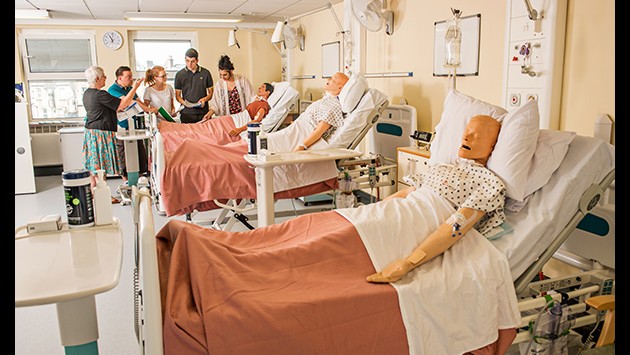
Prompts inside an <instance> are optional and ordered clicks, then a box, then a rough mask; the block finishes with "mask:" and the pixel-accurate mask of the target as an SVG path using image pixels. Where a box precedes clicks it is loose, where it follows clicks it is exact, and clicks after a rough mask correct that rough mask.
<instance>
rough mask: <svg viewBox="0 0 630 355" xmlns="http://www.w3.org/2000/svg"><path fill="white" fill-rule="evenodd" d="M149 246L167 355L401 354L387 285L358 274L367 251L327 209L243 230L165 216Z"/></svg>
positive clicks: (506, 335) (503, 341) (506, 339)
mask: <svg viewBox="0 0 630 355" xmlns="http://www.w3.org/2000/svg"><path fill="white" fill-rule="evenodd" d="M157 249H158V250H157V252H158V268H159V277H160V289H161V301H162V310H163V320H164V350H165V354H167V355H168V354H187V355H190V354H274V355H278V354H291V355H293V354H344V355H346V354H408V353H409V344H408V341H407V337H406V331H405V326H404V322H403V320H402V317H401V311H400V306H399V303H398V297H397V293H396V290H395V289H394V288H393V287H392V286H391V285H389V284H371V283H368V282H366V281H365V277H366V275H369V274H371V273H373V272H374V267H373V266H372V262H371V261H370V257H369V256H368V254H367V251H366V249H365V247H364V245H363V244H362V242H361V238H360V236H359V234H358V232H357V230H356V229H355V228H354V226H353V225H352V224H351V223H350V222H348V221H347V220H346V219H345V218H343V217H341V216H340V215H339V214H337V213H335V212H334V211H327V212H321V213H313V214H308V215H302V216H299V217H296V218H294V219H291V220H289V221H286V222H284V223H280V224H275V225H271V226H268V227H263V228H257V229H254V230H251V231H246V232H224V231H217V230H213V229H206V228H203V227H201V226H198V225H194V224H190V223H186V222H182V221H177V220H171V221H170V222H168V223H167V224H166V225H165V226H164V227H163V228H162V229H161V230H160V232H159V233H158V234H157ZM436 321H445V322H448V320H436ZM480 322H483V319H480ZM514 335H515V331H514V329H511V330H507V331H501V332H498V340H497V341H496V342H494V343H492V344H489V345H488V346H485V347H483V348H481V349H478V350H477V351H474V352H473V353H474V354H503V353H504V352H505V350H506V349H507V347H509V345H510V343H511V342H512V340H513V339H514Z"/></svg>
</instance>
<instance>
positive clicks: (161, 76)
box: [156, 74, 168, 78]
mask: <svg viewBox="0 0 630 355" xmlns="http://www.w3.org/2000/svg"><path fill="white" fill-rule="evenodd" d="M156 78H168V75H166V74H164V75H158V76H156Z"/></svg>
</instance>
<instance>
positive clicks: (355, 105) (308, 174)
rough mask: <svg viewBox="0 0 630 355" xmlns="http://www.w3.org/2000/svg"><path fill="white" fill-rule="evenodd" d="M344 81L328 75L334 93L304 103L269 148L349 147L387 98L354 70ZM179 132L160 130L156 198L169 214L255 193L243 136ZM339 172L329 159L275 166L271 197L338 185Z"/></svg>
mask: <svg viewBox="0 0 630 355" xmlns="http://www.w3.org/2000/svg"><path fill="white" fill-rule="evenodd" d="M338 74H340V75H343V74H341V73H338ZM334 79H336V77H335V78H334ZM343 84H344V83H343V82H341V83H335V80H328V81H327V84H326V86H327V87H329V88H333V89H334V90H333V91H331V92H332V95H334V96H326V97H325V98H324V99H322V100H321V101H322V104H321V105H318V104H313V105H311V106H309V108H308V109H307V110H306V111H305V112H304V113H303V114H302V115H300V117H298V119H296V120H295V122H293V123H292V124H290V125H289V126H288V127H286V128H284V129H282V130H280V131H276V132H271V133H269V134H268V135H267V141H268V151H269V152H270V153H271V154H273V153H276V152H290V151H292V150H296V148H297V147H300V146H301V145H306V146H308V148H309V149H312V150H321V149H328V148H349V149H354V148H355V147H356V145H357V144H358V143H359V142H360V140H361V138H362V137H363V136H364V135H365V134H366V133H367V130H368V129H369V128H370V127H371V125H373V124H374V122H375V120H377V119H378V117H379V115H380V113H381V112H382V110H383V109H384V107H386V106H387V103H388V101H387V98H386V96H385V95H384V94H382V93H381V92H379V91H378V90H374V89H368V87H367V82H366V81H365V79H364V78H363V77H362V76H361V75H359V74H357V75H354V76H353V78H351V79H350V80H349V81H348V84H346V85H343ZM333 85H336V86H335V87H333ZM341 86H343V90H341V92H340V87H341ZM329 91H330V89H329ZM337 94H338V95H339V98H340V99H339V100H338V99H337V98H336V95H337ZM311 107H312V108H311ZM342 112H347V113H345V114H344V115H343V120H342V122H343V124H342V125H341V127H339V128H337V129H335V127H336V126H337V125H339V123H338V122H339V118H340V117H342ZM222 122H226V126H225V127H222V131H223V132H229V131H230V130H231V128H230V129H228V125H230V126H231V125H232V124H233V122H232V120H224V121H222ZM263 122H264V120H263ZM232 128H234V127H232ZM167 138H168V139H167ZM180 138H182V136H177V135H169V136H167V135H165V136H164V142H163V146H164V168H163V171H162V173H161V175H160V184H159V198H160V200H161V202H162V204H163V206H164V211H165V213H166V214H167V215H168V216H172V215H183V214H188V213H191V212H193V211H208V210H212V209H216V208H218V207H220V206H219V204H217V201H227V200H229V199H255V198H256V177H255V171H254V169H252V168H251V166H250V164H249V163H247V162H246V161H245V159H244V155H246V154H247V141H246V140H244V139H240V138H235V137H230V136H229V135H228V134H225V135H224V136H220V137H217V136H216V135H212V136H208V135H205V136H203V134H202V133H195V134H194V139H191V138H188V137H186V138H184V139H180ZM298 149H303V148H298ZM338 173H339V172H338V168H337V166H336V164H335V161H334V160H329V161H322V162H309V163H299V164H293V165H282V166H277V167H274V169H273V191H274V193H275V195H274V197H275V198H277V199H280V198H292V197H301V196H307V195H311V194H315V193H321V192H325V191H330V190H334V189H336V188H337V187H338V181H337V177H338ZM154 190H155V189H154Z"/></svg>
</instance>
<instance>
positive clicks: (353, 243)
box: [134, 91, 615, 354]
mask: <svg viewBox="0 0 630 355" xmlns="http://www.w3.org/2000/svg"><path fill="white" fill-rule="evenodd" d="M476 115H488V116H492V117H494V118H495V119H497V120H499V121H500V122H501V130H500V131H499V135H498V140H497V142H496V145H495V146H494V149H493V151H492V155H491V156H490V159H489V160H488V162H487V169H488V170H491V171H492V172H493V174H494V175H497V176H499V177H500V179H501V181H502V182H503V183H504V186H505V189H501V191H503V192H504V193H505V196H507V198H508V199H512V200H514V201H518V202H522V203H521V204H520V205H518V207H512V209H509V208H507V206H508V205H507V204H506V206H505V207H506V208H505V216H506V219H505V222H503V224H509V225H510V227H511V228H510V230H511V232H510V233H508V234H504V235H502V236H498V235H497V234H492V235H493V236H492V237H488V235H489V234H488V233H484V234H485V236H484V235H482V234H481V233H480V232H479V231H478V230H477V229H476V228H471V229H469V230H468V231H467V232H466V230H467V229H468V228H469V226H470V225H472V224H473V223H475V222H474V220H475V219H472V218H471V215H470V214H468V213H467V212H465V213H464V214H463V218H461V217H458V216H457V215H456V214H455V213H456V212H457V210H456V207H457V206H458V205H460V203H452V202H450V201H449V200H448V199H445V198H444V197H442V196H441V195H440V194H439V193H436V192H434V190H433V189H430V188H428V187H427V186H424V185H425V184H423V186H422V187H420V188H419V189H418V190H417V191H414V192H412V193H409V194H408V195H407V196H406V197H405V198H389V199H387V200H384V201H381V202H378V203H373V204H369V205H364V206H361V207H358V208H347V209H339V210H335V211H325V212H318V213H311V214H307V215H302V216H298V217H296V218H294V219H290V220H288V221H285V222H282V223H279V224H273V225H269V226H266V227H262V228H257V229H254V230H250V231H245V232H226V231H219V230H214V229H208V228H204V227H202V226H199V225H195V224H191V223H187V222H183V221H178V220H171V221H169V222H168V223H167V224H166V225H165V226H164V227H163V228H162V229H161V230H160V231H159V232H158V233H157V234H156V233H155V231H154V230H153V220H152V218H151V205H150V202H148V201H147V202H144V203H139V204H138V205H139V206H141V208H140V218H139V221H140V222H139V225H140V231H141V232H140V233H139V234H138V235H139V236H140V238H141V239H142V242H141V243H137V245H139V246H140V247H141V248H143V249H142V253H141V257H140V258H139V260H140V262H141V263H142V268H143V269H142V270H141V271H140V272H139V274H140V275H141V279H142V280H143V302H144V310H145V312H146V313H145V315H146V318H144V319H145V321H144V322H143V323H142V327H144V329H145V332H144V333H143V334H144V336H145V338H144V339H143V341H142V346H143V347H146V348H147V352H146V353H150V354H161V353H162V351H164V353H166V354H181V353H186V354H206V353H213V354H221V353H261V352H263V353H273V354H294V353H295V351H296V350H295V349H300V350H301V353H312V354H322V353H338V354H354V353H359V354H364V353H391V354H436V353H439V354H463V353H466V352H469V351H475V350H481V351H484V350H485V351H488V352H493V353H501V352H504V351H505V349H506V348H507V347H509V346H510V344H511V343H512V342H514V343H516V342H529V341H530V340H531V336H530V333H529V332H528V324H529V321H530V320H534V318H535V316H530V315H527V314H525V313H522V312H524V311H527V310H531V309H532V308H535V307H538V308H541V307H544V305H545V304H546V303H547V302H548V300H547V298H545V297H542V292H544V293H546V294H547V296H548V297H550V298H552V299H554V300H556V301H558V302H560V301H561V300H563V301H564V300H565V298H569V299H572V298H575V299H576V300H577V301H578V302H579V303H577V304H572V305H570V306H568V307H569V308H571V311H572V312H574V313H576V312H577V313H576V314H578V313H579V315H580V316H582V315H583V317H580V319H583V321H580V320H575V324H574V326H576V327H577V326H584V325H588V324H594V323H595V322H596V320H595V319H596V318H595V317H596V315H595V313H597V312H593V311H590V310H589V309H588V308H587V307H586V306H585V305H584V302H583V300H584V298H585V297H590V296H594V295H597V294H606V293H610V292H614V288H613V287H612V286H613V285H614V284H613V283H612V280H610V279H609V278H607V277H605V275H604V274H600V273H599V271H602V270H599V271H596V273H582V274H580V275H579V276H577V277H573V278H566V279H562V280H561V281H555V280H550V281H553V282H552V283H549V284H542V283H540V282H535V283H531V280H532V277H529V280H528V281H529V283H531V285H529V287H526V288H521V287H520V285H519V284H520V282H519V279H520V278H521V277H523V275H528V273H529V269H528V266H529V265H536V264H537V263H538V262H539V261H538V260H541V259H543V263H544V262H546V261H547V260H548V257H547V256H545V255H546V254H547V251H546V250H545V249H546V248H551V249H553V248H554V247H553V245H554V244H558V243H560V244H561V243H562V241H563V240H564V239H566V238H567V237H568V234H566V233H565V230H566V229H571V228H575V226H576V225H577V222H578V221H579V220H580V219H581V218H582V217H583V216H584V214H586V213H587V212H588V210H590V209H591V208H593V206H594V205H596V204H597V201H598V199H599V197H600V196H601V194H602V193H603V189H606V187H607V186H608V185H609V184H610V182H611V180H612V179H614V169H615V159H614V147H613V146H611V145H610V144H608V143H605V142H603V141H601V140H599V139H596V138H591V137H583V136H576V135H575V134H574V133H571V132H558V131H550V130H541V129H539V128H538V112H537V106H536V105H535V102H532V103H528V104H526V105H523V106H522V107H521V108H519V109H515V110H513V111H510V112H506V111H505V110H504V109H502V108H499V107H496V106H492V105H489V104H487V103H483V102H480V101H478V100H475V99H473V98H471V97H468V96H466V95H463V94H461V93H459V92H456V91H451V92H449V94H448V95H447V98H446V100H445V105H444V112H443V114H442V120H441V121H440V124H439V125H438V126H437V127H436V131H437V134H436V137H443V138H442V139H436V140H434V142H433V145H432V148H431V159H432V160H433V159H435V161H434V163H433V164H440V163H446V164H454V163H456V161H457V158H458V151H459V149H460V148H461V147H462V142H461V140H456V141H453V139H452V137H453V136H455V135H457V136H459V137H462V136H463V132H464V130H465V127H466V126H467V124H468V123H469V120H470V118H471V117H473V116H476ZM471 151H472V150H471ZM472 158H477V157H472ZM508 158H509V159H508ZM484 169H485V168H482V169H481V170H482V171H483V170H484ZM488 176H489V177H491V176H492V175H488ZM442 181H444V180H442ZM442 181H439V180H437V181H434V182H433V183H440V182H442ZM425 183H426V182H425ZM446 188H450V184H449V183H448V179H447V181H446ZM495 195H496V193H495ZM498 196H500V197H499V202H500V201H501V200H502V197H503V195H502V194H501V193H499V195H498ZM146 200H147V199H142V201H146ZM593 201H595V202H593ZM135 205H136V204H134V206H135ZM519 209H520V210H519ZM454 214H455V216H454ZM478 214H481V212H479V213H478ZM478 217H479V216H478ZM478 217H476V218H478ZM471 219H472V220H471ZM445 221H448V223H447V224H444V222H445ZM503 224H502V225H503ZM441 225H445V227H444V228H445V229H447V231H448V233H449V234H448V236H447V237H448V238H453V237H452V234H456V238H459V241H458V242H457V243H454V244H453V245H452V246H451V247H450V248H447V249H446V250H445V251H444V252H443V253H442V254H440V255H438V256H435V257H428V258H425V259H423V260H426V262H425V263H423V264H422V266H421V267H417V268H414V269H413V270H407V271H408V272H406V274H405V275H404V277H402V278H400V279H399V280H398V281H397V282H393V283H382V284H381V283H371V282H366V276H367V275H373V274H375V273H377V271H379V270H380V271H381V272H382V270H384V269H385V268H386V267H387V266H388V265H389V264H390V263H392V261H393V260H397V259H401V258H405V257H407V256H409V255H413V254H415V253H414V249H416V248H417V247H418V246H419V245H422V242H423V241H424V240H425V238H426V236H428V235H429V234H431V233H432V232H434V231H436V230H438V229H439V228H440V226H441ZM476 227H479V228H480V229H481V230H483V228H481V227H480V226H476ZM493 229H494V228H493ZM460 231H461V232H462V236H461V237H460V236H459V234H458V233H459V232H460ZM156 244H157V245H156ZM558 245H559V244H558ZM555 248H557V246H556V247H555ZM156 249H157V253H156ZM423 252H425V253H426V254H427V256H429V254H430V252H427V251H424V250H423ZM416 259H417V258H413V259H412V261H414V260H416ZM541 267H542V265H540V267H539V268H538V271H539V270H540V268H541ZM602 275H604V276H602ZM526 277H527V276H526ZM566 280H570V283H571V286H570V287H567V286H566V285H567V281H566ZM574 281H575V284H573V282H574ZM586 281H588V284H587V282H586ZM609 281H611V282H610V283H609ZM515 284H517V285H519V287H517V288H516V289H515ZM526 296H530V297H529V298H526ZM537 304H539V305H538V306H536V305H537ZM580 307H581V308H580ZM445 320H448V321H445ZM579 322H581V323H579ZM514 329H519V332H518V333H517V335H516V338H514ZM512 339H514V340H512ZM150 347H154V348H153V349H151V350H149V348H150Z"/></svg>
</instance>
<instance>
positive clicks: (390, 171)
mask: <svg viewBox="0 0 630 355" xmlns="http://www.w3.org/2000/svg"><path fill="white" fill-rule="evenodd" d="M369 90H373V91H372V95H377V96H381V97H382V98H381V99H379V101H380V102H376V103H375V107H374V108H373V109H372V110H371V112H370V113H369V114H368V115H367V117H366V119H365V121H364V122H363V126H362V127H361V130H360V131H358V132H357V134H356V136H354V137H353V139H352V140H351V141H350V142H349V143H348V145H347V146H345V147H340V148H346V149H351V150H352V149H355V148H356V147H357V146H358V145H359V143H360V142H361V141H362V140H363V139H364V137H365V136H366V135H367V134H368V132H369V131H370V129H371V128H372V127H373V126H374V125H375V124H376V122H377V121H379V119H380V118H381V117H382V116H383V113H384V112H385V110H386V109H387V107H388V106H389V100H387V99H386V98H385V95H384V94H382V93H378V94H377V90H374V89H369ZM377 96H375V97H377ZM156 138H157V139H156V140H155V144H156V145H157V147H156V148H154V149H155V150H156V151H157V153H156V160H157V161H159V162H161V163H160V164H158V166H163V164H164V156H163V150H162V148H161V147H162V145H163V142H162V141H161V136H160V135H159V134H158V135H156ZM336 163H337V166H338V168H339V169H340V170H341V172H340V179H341V178H343V174H344V172H349V171H351V172H352V173H353V174H355V175H356V174H359V172H361V175H364V176H365V177H367V176H368V175H369V174H370V170H369V169H370V167H372V169H374V167H375V166H376V165H378V168H377V169H375V170H372V171H371V172H373V173H377V174H378V175H377V176H375V177H371V178H370V179H371V180H369V181H361V180H366V178H365V177H361V179H358V181H360V182H362V184H363V185H362V186H361V188H364V187H367V188H377V187H384V186H393V185H395V180H396V165H395V163H394V162H391V161H387V162H385V160H384V159H383V158H382V157H380V156H376V155H375V156H373V157H363V158H359V159H339V160H336ZM159 171H161V170H156V172H157V173H156V174H153V175H154V176H156V177H155V179H159V178H158V177H157V175H159ZM355 177H356V178H358V176H355ZM375 180H378V181H375ZM156 182H159V181H154V184H153V185H152V190H153V194H154V195H155V196H158V198H157V199H156V201H155V203H156V209H157V210H158V213H161V214H165V212H164V208H162V206H161V205H160V199H159V196H160V188H159V184H157V183H156ZM214 202H215V204H216V205H217V206H219V207H221V208H222V210H221V212H220V213H219V216H218V217H217V218H215V219H214V220H209V219H203V218H196V220H195V221H193V217H194V216H196V215H197V214H199V213H200V212H198V211H194V212H192V213H188V214H187V215H186V220H187V221H189V222H194V223H197V224H205V225H210V226H211V227H212V228H215V229H220V230H229V229H231V228H232V226H233V225H234V223H236V222H237V221H238V222H240V223H242V224H243V225H245V226H246V227H247V228H250V229H253V228H254V227H253V226H252V225H251V224H249V223H248V220H249V219H250V218H251V216H246V215H245V214H244V213H245V212H249V211H252V210H254V209H256V208H257V206H256V203H255V201H248V200H244V199H240V200H237V199H231V200H229V201H227V202H226V203H222V202H220V201H217V200H215V201H214ZM294 212H295V213H298V212H297V211H294ZM310 212H312V210H311V211H310ZM281 214H282V213H281V212H280V213H278V214H277V216H280V215H281Z"/></svg>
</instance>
